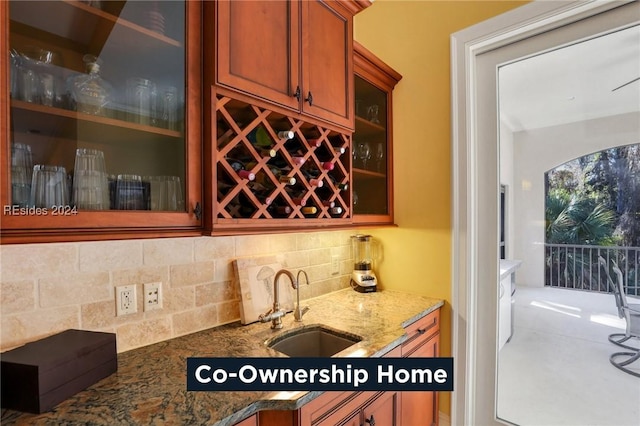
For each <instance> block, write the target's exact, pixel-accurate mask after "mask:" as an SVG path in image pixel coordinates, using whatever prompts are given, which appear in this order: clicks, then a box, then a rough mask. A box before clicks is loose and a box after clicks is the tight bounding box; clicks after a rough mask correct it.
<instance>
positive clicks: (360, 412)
mask: <svg viewBox="0 0 640 426" xmlns="http://www.w3.org/2000/svg"><path fill="white" fill-rule="evenodd" d="M399 398H400V394H399V393H398V392H373V391H372V392H326V393H325V394H323V395H322V396H320V397H319V398H316V399H315V400H313V401H312V402H310V403H309V404H307V405H305V406H303V407H302V408H301V409H300V423H299V424H300V426H336V425H344V426H347V425H348V426H363V425H371V426H374V425H376V424H377V425H378V426H381V425H384V426H399V425H400V418H399V411H400V410H399V407H400V400H399Z"/></svg>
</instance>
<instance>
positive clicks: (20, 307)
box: [0, 280, 36, 315]
mask: <svg viewBox="0 0 640 426" xmlns="http://www.w3.org/2000/svg"><path fill="white" fill-rule="evenodd" d="M35 289H36V283H35V282H34V281H31V280H24V281H8V282H1V283H0V313H2V315H9V314H14V313H17V312H24V311H31V310H33V309H35V307H36V290H35Z"/></svg>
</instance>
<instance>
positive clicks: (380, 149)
mask: <svg viewBox="0 0 640 426" xmlns="http://www.w3.org/2000/svg"><path fill="white" fill-rule="evenodd" d="M382 160H384V145H383V144H382V142H380V143H378V145H377V146H376V169H377V170H378V172H379V173H380V172H382V165H383V164H384V162H383V161H382Z"/></svg>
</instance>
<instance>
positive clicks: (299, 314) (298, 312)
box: [293, 269, 309, 321]
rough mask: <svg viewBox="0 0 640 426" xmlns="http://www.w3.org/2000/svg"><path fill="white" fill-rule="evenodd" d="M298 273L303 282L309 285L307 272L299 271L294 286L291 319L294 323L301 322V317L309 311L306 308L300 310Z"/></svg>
mask: <svg viewBox="0 0 640 426" xmlns="http://www.w3.org/2000/svg"><path fill="white" fill-rule="evenodd" d="M300 273H303V274H304V278H305V281H306V282H307V285H309V276H308V275H307V272H306V271H303V270H302V269H300V270H299V271H298V275H297V276H296V283H295V284H294V288H295V289H296V309H295V310H294V311H293V317H294V318H295V319H296V321H302V316H303V315H304V314H306V313H307V311H308V310H309V307H308V306H305V307H304V308H302V309H300Z"/></svg>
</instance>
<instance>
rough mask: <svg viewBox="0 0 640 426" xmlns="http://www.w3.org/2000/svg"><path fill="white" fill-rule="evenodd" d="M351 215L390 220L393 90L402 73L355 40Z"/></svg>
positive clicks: (369, 221)
mask: <svg viewBox="0 0 640 426" xmlns="http://www.w3.org/2000/svg"><path fill="white" fill-rule="evenodd" d="M354 51H355V59H354V63H355V133H354V135H353V146H352V151H351V153H352V156H353V158H352V165H353V167H352V177H353V194H352V197H353V218H354V222H355V223H359V224H392V223H393V129H392V123H393V118H392V91H393V88H394V87H395V85H396V84H397V83H398V82H399V81H400V79H401V78H402V76H401V75H400V74H398V73H397V72H396V71H394V70H393V69H392V68H390V67H389V66H388V65H386V64H385V63H383V62H382V61H380V60H379V59H378V58H376V57H375V56H374V55H373V54H372V53H371V52H369V51H368V50H367V49H365V48H364V47H363V46H362V45H360V44H359V43H357V42H355V43H354Z"/></svg>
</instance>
